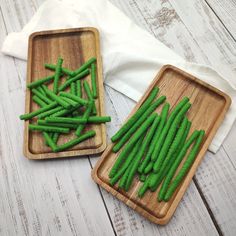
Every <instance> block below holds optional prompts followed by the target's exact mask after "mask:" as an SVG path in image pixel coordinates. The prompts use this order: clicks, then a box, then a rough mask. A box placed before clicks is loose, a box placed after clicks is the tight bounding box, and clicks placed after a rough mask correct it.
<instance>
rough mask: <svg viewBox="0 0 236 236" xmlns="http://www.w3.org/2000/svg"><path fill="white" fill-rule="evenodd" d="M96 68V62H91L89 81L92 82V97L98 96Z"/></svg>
mask: <svg viewBox="0 0 236 236" xmlns="http://www.w3.org/2000/svg"><path fill="white" fill-rule="evenodd" d="M96 74H97V70H96V64H95V63H93V64H92V65H91V83H92V91H93V92H92V94H93V98H94V99H96V98H97V97H98V94H97V81H96V80H97V78H96V77H97V76H96Z"/></svg>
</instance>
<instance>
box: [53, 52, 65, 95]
mask: <svg viewBox="0 0 236 236" xmlns="http://www.w3.org/2000/svg"><path fill="white" fill-rule="evenodd" d="M62 63H63V59H62V58H61V57H59V58H58V59H57V65H56V69H55V78H54V81H53V92H54V93H55V94H57V93H58V83H59V79H60V74H61V71H62V69H61V67H62Z"/></svg>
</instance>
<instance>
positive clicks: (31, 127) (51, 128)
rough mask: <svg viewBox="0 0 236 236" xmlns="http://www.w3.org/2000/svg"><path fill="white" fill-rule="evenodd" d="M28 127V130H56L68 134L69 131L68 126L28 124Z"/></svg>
mask: <svg viewBox="0 0 236 236" xmlns="http://www.w3.org/2000/svg"><path fill="white" fill-rule="evenodd" d="M29 129H30V130H35V131H46V132H58V133H64V134H68V133H69V132H70V129H69V128H61V127H55V126H43V125H33V124H29Z"/></svg>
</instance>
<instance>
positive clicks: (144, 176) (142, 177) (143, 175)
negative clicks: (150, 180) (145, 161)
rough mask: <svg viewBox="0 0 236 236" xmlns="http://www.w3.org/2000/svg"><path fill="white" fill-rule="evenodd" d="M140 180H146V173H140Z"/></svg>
mask: <svg viewBox="0 0 236 236" xmlns="http://www.w3.org/2000/svg"><path fill="white" fill-rule="evenodd" d="M139 180H140V181H141V182H144V181H145V180H146V175H145V174H140V175H139Z"/></svg>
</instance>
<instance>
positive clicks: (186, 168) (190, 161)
mask: <svg viewBox="0 0 236 236" xmlns="http://www.w3.org/2000/svg"><path fill="white" fill-rule="evenodd" d="M204 135H205V131H204V130H200V132H199V136H198V138H197V140H196V142H195V144H194V146H193V148H192V150H191V151H190V153H189V155H188V157H187V159H186V161H185V162H184V164H183V166H182V168H181V169H180V171H179V173H178V174H177V175H176V177H175V179H174V180H173V181H172V182H171V184H170V187H169V188H168V190H167V192H166V194H165V197H164V201H169V199H170V198H171V197H172V195H173V193H174V192H175V190H176V189H177V188H178V186H179V184H180V183H181V181H182V180H183V178H184V177H185V175H186V174H187V173H188V171H189V169H190V167H191V166H192V164H193V162H194V160H195V157H196V156H197V154H198V152H199V149H200V146H201V143H202V141H203V138H204Z"/></svg>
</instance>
